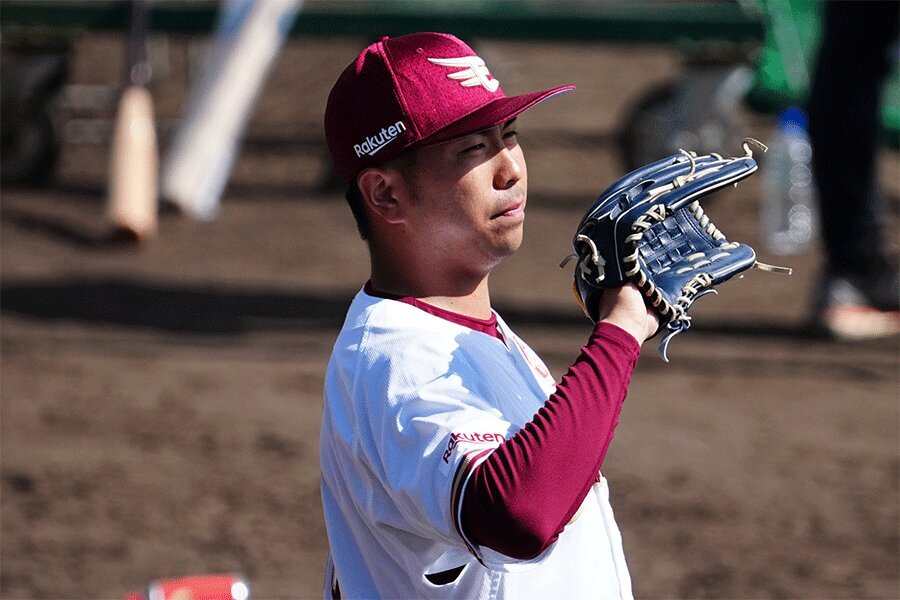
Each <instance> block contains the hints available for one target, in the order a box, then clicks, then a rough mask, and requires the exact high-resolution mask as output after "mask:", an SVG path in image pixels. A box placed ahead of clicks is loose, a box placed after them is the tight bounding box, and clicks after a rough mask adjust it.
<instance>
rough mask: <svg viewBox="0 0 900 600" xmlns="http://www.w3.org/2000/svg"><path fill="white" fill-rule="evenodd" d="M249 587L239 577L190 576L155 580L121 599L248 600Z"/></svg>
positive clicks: (225, 575) (228, 575)
mask: <svg viewBox="0 0 900 600" xmlns="http://www.w3.org/2000/svg"><path fill="white" fill-rule="evenodd" d="M249 598H250V586H249V585H247V582H246V580H244V578H243V577H241V576H240V575H236V574H233V573H230V574H224V575H192V576H189V577H177V578H174V579H158V580H156V581H154V582H153V583H151V584H150V585H149V586H147V590H146V591H145V592H129V593H128V594H125V596H123V597H122V600H248V599H249Z"/></svg>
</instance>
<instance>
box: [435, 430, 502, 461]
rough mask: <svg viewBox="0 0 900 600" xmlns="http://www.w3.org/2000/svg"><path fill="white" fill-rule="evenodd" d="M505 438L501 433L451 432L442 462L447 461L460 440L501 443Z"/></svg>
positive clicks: (476, 442)
mask: <svg viewBox="0 0 900 600" xmlns="http://www.w3.org/2000/svg"><path fill="white" fill-rule="evenodd" d="M505 440H506V438H505V437H503V434H501V433H451V434H450V440H449V441H448V442H447V449H446V450H445V451H444V456H443V459H444V462H445V463H449V462H450V457H451V456H452V455H453V451H454V450H455V449H456V447H457V446H459V444H460V443H461V442H465V443H468V444H501V443H503V442H504V441H505Z"/></svg>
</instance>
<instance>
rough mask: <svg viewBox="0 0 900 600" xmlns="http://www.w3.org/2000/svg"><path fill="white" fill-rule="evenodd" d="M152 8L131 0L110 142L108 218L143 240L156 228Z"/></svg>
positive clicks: (117, 229)
mask: <svg viewBox="0 0 900 600" xmlns="http://www.w3.org/2000/svg"><path fill="white" fill-rule="evenodd" d="M148 21H149V9H148V6H147V2H146V1H145V0H132V1H131V34H130V37H129V52H128V76H127V87H126V89H125V91H124V92H123V93H122V97H121V99H120V100H119V108H118V113H117V115H116V123H115V128H114V130H113V139H112V146H111V156H110V167H109V195H108V198H107V218H108V220H109V221H110V223H111V224H112V227H113V233H114V235H116V236H117V237H119V238H123V239H133V240H138V241H139V240H143V239H146V238H150V237H152V236H153V235H155V233H156V222H157V213H158V177H159V174H158V173H159V151H158V147H157V141H156V122H155V119H154V115H153V97H152V96H151V95H150V91H149V90H148V89H147V87H146V86H147V83H148V82H149V81H150V75H151V72H150V62H149V60H148V59H147V29H148Z"/></svg>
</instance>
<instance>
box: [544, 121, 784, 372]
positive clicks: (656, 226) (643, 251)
mask: <svg viewBox="0 0 900 600" xmlns="http://www.w3.org/2000/svg"><path fill="white" fill-rule="evenodd" d="M751 143H752V144H754V145H758V146H759V147H761V148H762V149H763V150H765V146H763V145H762V144H760V143H759V142H757V141H756V140H751V139H749V138H748V139H747V140H745V142H744V150H745V151H746V155H745V156H742V157H737V158H723V157H722V156H720V155H718V154H707V155H703V156H697V154H695V153H693V152H685V151H684V150H682V151H681V153H680V154H675V155H673V156H670V157H668V158H665V159H663V160H659V161H657V162H654V163H652V164H649V165H647V166H645V167H641V168H640V169H637V170H635V171H632V172H631V173H629V174H628V175H626V176H624V177H622V178H621V179H619V180H618V181H616V182H615V183H614V184H612V185H611V186H609V188H607V189H606V191H605V192H603V194H601V196H600V197H599V198H597V200H596V202H594V205H593V206H592V207H591V208H590V210H589V211H588V212H587V214H586V215H585V216H584V218H583V219H582V220H581V223H580V224H579V225H578V230H577V232H576V233H575V237H574V239H573V240H572V245H573V246H574V249H575V254H574V255H570V256H569V257H568V258H567V259H566V260H565V261H563V263H562V265H560V266H564V265H565V263H566V262H568V260H569V259H571V258H573V257H574V258H577V259H578V264H577V266H576V267H575V292H576V297H577V298H578V300H579V302H580V303H581V306H582V308H583V309H584V312H585V314H586V315H587V316H588V317H589V318H590V319H591V320H592V321H594V322H597V320H598V319H599V315H598V313H597V310H598V305H599V300H600V296H601V295H602V294H603V290H605V289H610V288H617V287H621V286H622V285H625V284H626V283H628V282H631V283H634V284H635V285H636V286H637V287H638V288H639V289H640V290H641V291H642V292H643V293H644V296H645V297H646V298H645V299H646V302H647V304H648V306H650V307H652V308H653V310H655V311H656V313H657V314H658V315H659V319H660V331H662V330H663V329H666V330H667V333H666V335H665V336H664V337H663V339H662V341H661V342H660V344H659V353H660V356H661V357H662V358H663V360H665V361H666V362H668V357H667V355H666V348H667V346H668V344H669V341H670V340H671V339H672V337H673V336H675V335H676V334H678V333H681V332H682V331H684V330H686V329H688V328H689V327H690V326H691V318H690V316H688V310H689V309H690V307H691V306H692V305H693V304H694V302H695V301H696V300H697V299H698V298H700V297H701V296H704V295H706V294H709V293H716V292H715V289H714V287H715V286H717V285H718V284H720V283H722V282H724V281H727V280H729V279H731V278H732V277H734V276H735V275H737V274H738V273H740V272H742V271H744V270H746V269H749V268H751V267H757V268H761V269H763V270H767V271H776V272H784V273H790V271H791V270H790V269H786V268H783V267H773V266H771V265H766V264H763V263H759V262H757V260H756V253H755V252H754V251H753V248H751V247H750V246H747V245H746V244H742V243H740V242H731V241H729V240H728V239H726V237H725V235H724V234H723V233H722V232H721V231H719V229H718V228H717V227H716V226H715V225H713V223H712V222H711V221H710V220H709V217H708V216H707V215H706V213H705V212H704V211H703V208H702V207H701V206H700V202H699V200H700V198H702V197H703V196H706V195H707V194H710V193H712V192H714V191H716V190H718V189H720V188H723V187H725V186H727V185H732V184H735V185H736V184H737V182H738V181H740V180H742V179H744V178H745V177H748V176H750V175H751V174H752V173H753V172H755V171H756V169H757V165H756V161H755V160H753V152H752V151H751V150H750V147H749V145H748V144H751ZM657 333H659V332H657Z"/></svg>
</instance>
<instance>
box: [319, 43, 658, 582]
mask: <svg viewBox="0 0 900 600" xmlns="http://www.w3.org/2000/svg"><path fill="white" fill-rule="evenodd" d="M572 89H574V88H573V86H563V87H557V88H553V89H549V90H544V91H539V92H534V93H530V94H524V95H519V96H512V97H507V96H506V95H505V94H504V93H503V91H502V90H501V89H500V83H499V81H498V80H497V79H496V78H495V77H494V76H493V75H492V74H491V72H490V70H489V68H488V66H487V65H485V63H484V61H483V60H482V59H480V58H479V57H478V56H477V55H476V54H475V53H474V52H473V51H472V49H471V48H469V46H467V45H466V44H464V43H463V42H462V41H460V40H458V39H457V38H455V37H453V36H451V35H446V34H440V33H417V34H412V35H407V36H402V37H397V38H382V40H381V41H379V42H377V43H375V44H372V45H371V46H369V47H367V48H366V49H364V50H363V51H362V52H361V53H360V54H359V56H358V57H357V58H356V60H355V61H354V62H353V63H351V64H350V65H349V66H348V67H347V68H346V69H345V70H344V72H343V73H342V74H341V76H340V78H339V79H338V80H337V82H336V83H335V85H334V87H333V88H332V90H331V94H330V96H329V98H328V105H327V108H326V112H325V133H326V140H327V144H328V148H329V151H330V153H331V156H332V159H333V161H334V165H335V168H336V171H337V174H338V175H339V176H340V177H341V178H342V179H344V180H345V181H347V182H348V183H349V190H348V192H347V200H348V202H349V204H350V206H351V209H352V211H353V214H354V216H355V218H356V221H357V224H358V226H359V230H360V233H361V235H362V237H363V238H364V239H365V240H366V242H367V244H368V250H369V254H370V259H371V274H370V279H369V281H368V282H367V283H366V284H365V286H364V287H363V288H362V289H361V290H360V291H359V293H358V294H357V295H356V297H355V298H354V300H353V302H352V304H351V306H350V309H349V311H348V314H347V318H346V321H345V323H344V326H343V328H342V330H341V332H340V334H339V337H338V339H337V341H336V343H335V346H334V350H333V353H332V355H331V360H330V362H329V365H328V371H327V374H326V380H325V405H324V412H323V420H322V430H321V441H320V452H321V466H322V504H323V508H324V513H325V521H326V525H327V530H328V541H329V545H330V552H329V558H328V564H327V569H326V577H325V588H324V594H325V597H326V598H339V597H340V598H418V597H428V598H565V597H569V598H571V597H579V598H629V597H631V581H630V577H629V573H628V569H627V567H626V564H625V558H624V555H623V551H622V541H621V536H620V534H619V530H618V528H617V526H616V522H615V519H614V518H613V513H612V509H611V507H610V504H609V489H608V486H607V482H606V479H605V478H604V477H603V476H602V475H601V474H600V465H601V463H602V461H603V457H604V455H605V453H606V450H607V448H608V446H609V443H610V441H611V439H612V435H613V431H614V429H615V426H616V424H617V422H618V415H619V412H620V409H621V406H622V402H623V400H624V398H625V394H626V388H627V386H628V383H629V381H630V378H631V374H632V370H633V368H634V366H635V363H636V362H637V359H638V355H639V352H640V344H641V343H642V342H643V341H644V340H645V339H646V338H647V337H649V336H650V335H652V334H653V333H654V332H655V330H656V328H657V321H656V318H655V317H654V316H653V315H652V314H651V313H650V312H649V311H648V310H647V308H646V307H645V305H644V302H643V299H642V297H641V295H640V293H639V292H638V290H637V289H636V288H634V287H632V286H626V287H622V288H618V289H615V290H611V291H609V292H607V293H604V294H603V295H602V296H601V298H600V300H599V304H600V306H599V307H598V314H599V316H600V320H599V322H598V323H597V325H596V327H595V328H594V330H593V332H592V334H591V335H590V337H589V339H588V341H587V343H586V344H585V346H584V347H583V348H582V349H581V353H580V355H579V356H578V358H577V360H576V361H575V363H574V364H573V365H572V366H571V368H570V369H569V370H568V372H567V373H566V374H565V375H564V376H563V377H562V379H561V381H559V382H558V383H557V382H555V381H554V380H553V379H552V377H551V376H550V374H549V372H548V370H547V368H546V366H545V365H544V363H543V362H541V360H540V358H538V357H537V355H535V353H534V352H533V351H532V350H531V349H530V348H529V347H528V346H527V345H526V344H525V343H524V342H523V341H522V340H521V339H520V338H519V337H517V336H516V334H515V333H514V332H513V331H512V330H511V329H510V328H509V326H508V325H507V324H506V323H505V322H504V321H503V319H502V318H501V317H500V316H499V315H498V314H497V313H496V312H495V311H494V310H492V309H491V303H490V293H489V288H488V279H489V275H490V273H491V270H492V269H493V268H494V267H495V266H496V265H497V264H498V263H500V262H501V261H502V260H503V259H504V258H506V257H507V256H509V255H510V254H512V253H513V252H514V251H515V250H516V249H517V248H518V247H519V245H520V243H521V240H522V232H523V221H524V218H525V209H526V189H527V171H526V165H525V159H524V156H523V153H522V148H521V147H520V146H519V143H518V141H517V137H516V128H517V124H516V116H517V115H518V114H520V113H521V112H523V111H524V110H526V109H528V108H530V107H532V106H534V105H535V104H538V103H539V102H542V101H544V100H546V99H548V98H550V97H552V96H556V95H559V94H561V93H564V92H568V91H570V90H572Z"/></svg>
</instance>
